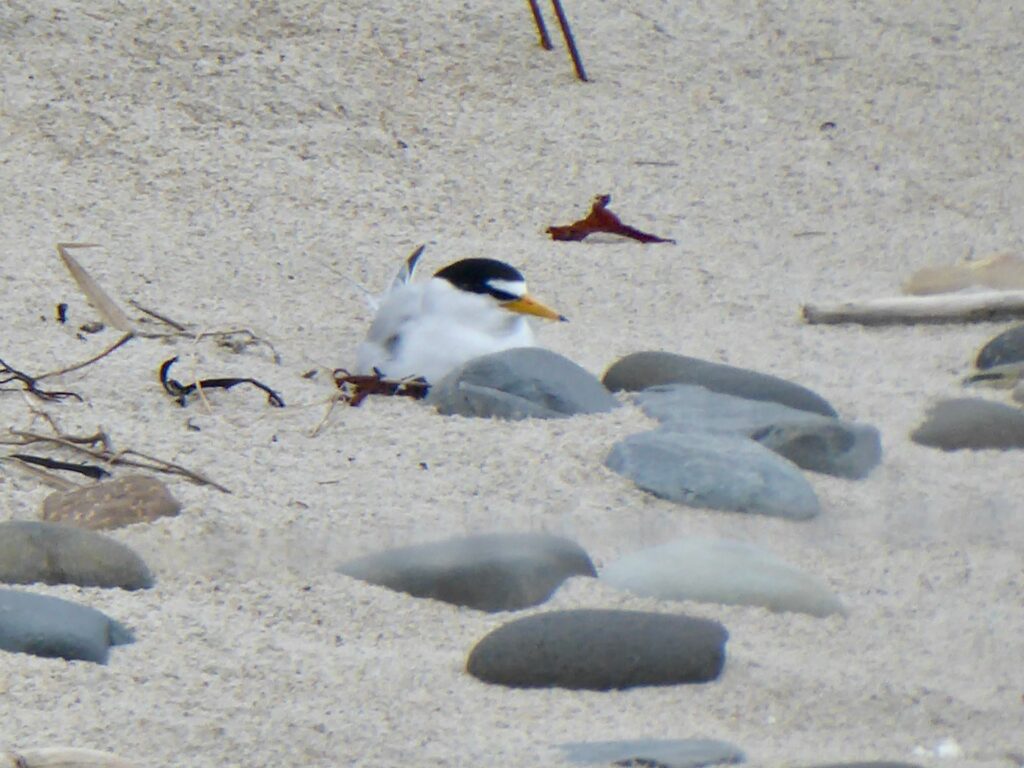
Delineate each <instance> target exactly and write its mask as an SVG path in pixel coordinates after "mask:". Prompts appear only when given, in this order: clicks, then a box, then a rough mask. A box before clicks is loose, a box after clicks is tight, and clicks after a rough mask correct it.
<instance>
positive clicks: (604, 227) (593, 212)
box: [548, 195, 675, 243]
mask: <svg viewBox="0 0 1024 768" xmlns="http://www.w3.org/2000/svg"><path fill="white" fill-rule="evenodd" d="M611 199H612V196H611V195H598V196H597V197H595V198H594V206H593V207H592V208H591V209H590V213H589V214H588V215H587V217H586V218H585V219H580V220H579V221H577V222H575V223H574V224H569V225H568V226H564V227H558V226H555V227H548V234H549V235H551V239H552V240H582V239H583V238H585V237H586V236H587V235H592V234H594V233H595V232H607V233H608V234H612V235H621V236H622V237H628V238H631V239H633V240H639V241H640V242H641V243H674V242H675V240H669V239H667V238H664V237H658V236H657V235H652V234H649V233H647V232H641V231H640V230H639V229H637V228H636V227H631V226H629V225H628V224H623V223H622V220H621V219H620V218H619V217H618V216H616V215H615V214H614V213H612V212H611V211H609V210H608V203H610V202H611Z"/></svg>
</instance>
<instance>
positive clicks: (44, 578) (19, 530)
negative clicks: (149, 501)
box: [0, 520, 153, 589]
mask: <svg viewBox="0 0 1024 768" xmlns="http://www.w3.org/2000/svg"><path fill="white" fill-rule="evenodd" d="M0 582H5V583H8V584H32V583H34V582H42V583H44V584H77V585H78V586H80V587H121V588H122V589H146V588H148V587H151V586H153V575H152V574H151V573H150V571H149V568H147V567H146V564H145V563H144V562H143V561H142V558H141V557H139V556H138V555H137V554H135V553H134V552H133V551H132V550H131V549H129V548H128V547H127V546H125V545H124V544H122V543H121V542H119V541H115V540H114V539H112V538H110V537H109V536H104V535H103V534H101V533H97V532H95V531H89V530H84V529H82V528H75V527H73V526H69V525H57V524H56V523H39V522H32V521H22V520H11V521H8V522H3V523H0Z"/></svg>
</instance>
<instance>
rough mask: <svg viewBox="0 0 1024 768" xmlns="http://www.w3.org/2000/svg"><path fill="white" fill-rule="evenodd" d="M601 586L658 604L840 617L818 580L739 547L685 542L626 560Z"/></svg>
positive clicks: (745, 545)
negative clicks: (688, 602) (739, 607)
mask: <svg viewBox="0 0 1024 768" xmlns="http://www.w3.org/2000/svg"><path fill="white" fill-rule="evenodd" d="M600 579H601V581H603V582H605V583H606V584H610V585H611V586H613V587H617V588H618V589H624V590H627V591H629V592H633V593H634V594H637V595H642V596H644V597H654V598H658V599H659V600H696V601H699V602H704V603H719V604H724V605H756V606H760V607H762V608H768V609H769V610H772V611H795V612H797V613H807V614H810V615H811V616H820V617H823V616H830V615H831V614H834V613H844V609H843V604H842V603H841V602H840V601H839V598H838V597H836V596H835V595H834V594H833V593H832V591H831V590H830V589H829V588H828V587H827V586H826V585H825V584H824V583H823V582H822V581H820V580H819V579H816V578H814V577H812V576H809V575H808V574H806V573H804V572H803V571H801V570H799V569H797V568H794V567H793V566H792V565H789V564H788V563H786V562H783V561H782V560H780V559H779V558H778V557H776V556H775V555H773V554H771V553H770V552H768V551H766V550H763V549H761V548H760V547H756V546H754V545H753V544H748V543H746V542H743V541H733V540H730V539H704V538H696V537H694V538H686V539H677V540H675V541H671V542H668V543H667V544H662V545H660V546H657V547H651V548H649V549H644V550H641V551H639V552H633V553H631V554H628V555H626V556H624V557H622V558H620V559H619V560H616V561H615V562H613V563H611V564H610V565H608V566H607V567H606V568H605V569H604V570H603V571H601V575H600Z"/></svg>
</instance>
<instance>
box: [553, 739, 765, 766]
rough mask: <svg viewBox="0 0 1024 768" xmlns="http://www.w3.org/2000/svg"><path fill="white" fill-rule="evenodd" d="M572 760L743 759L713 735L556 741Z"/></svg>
mask: <svg viewBox="0 0 1024 768" xmlns="http://www.w3.org/2000/svg"><path fill="white" fill-rule="evenodd" d="M559 747H561V748H562V750H563V751H564V752H565V757H566V759H567V760H568V761H569V762H571V763H581V764H594V765H643V766H650V767H651V768H700V766H704V765H724V764H728V763H742V762H743V761H745V760H746V759H747V758H746V755H744V754H743V750H741V749H740V748H739V747H737V746H735V745H734V744H730V743H728V742H726V741H715V740H714V739H629V740H623V741H573V742H568V743H565V744H559Z"/></svg>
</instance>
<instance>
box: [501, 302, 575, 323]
mask: <svg viewBox="0 0 1024 768" xmlns="http://www.w3.org/2000/svg"><path fill="white" fill-rule="evenodd" d="M501 306H503V307H504V308H505V309H507V310H509V311H510V312H518V313H519V314H521V315H533V316H534V317H543V318H544V319H545V320H561V321H562V322H565V321H566V320H568V319H569V318H567V317H565V315H560V314H558V313H557V312H555V310H553V309H551V308H550V307H545V306H544V305H543V304H541V303H540V302H539V301H537V300H536V299H532V298H530V297H529V296H520V297H519V298H518V299H513V300H512V301H506V302H503V303H502V305H501Z"/></svg>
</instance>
